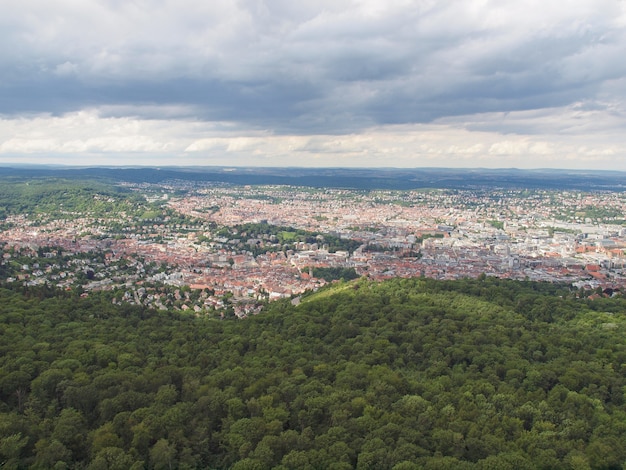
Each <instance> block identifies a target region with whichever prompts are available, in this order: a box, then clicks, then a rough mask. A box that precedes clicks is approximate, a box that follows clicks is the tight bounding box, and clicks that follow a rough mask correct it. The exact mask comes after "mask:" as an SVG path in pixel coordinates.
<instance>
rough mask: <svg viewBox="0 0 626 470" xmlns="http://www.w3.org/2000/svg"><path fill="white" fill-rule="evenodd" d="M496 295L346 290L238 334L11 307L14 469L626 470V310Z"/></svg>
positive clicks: (307, 300) (79, 307)
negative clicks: (552, 469) (625, 387)
mask: <svg viewBox="0 0 626 470" xmlns="http://www.w3.org/2000/svg"><path fill="white" fill-rule="evenodd" d="M576 294H577V293H576V292H571V291H569V290H568V289H566V288H564V287H560V286H558V285H553V284H537V283H530V282H513V281H502V280H497V279H491V278H482V279H478V280H462V281H455V282H442V281H433V280H428V279H412V280H392V281H388V282H384V283H380V284H376V283H370V282H367V281H364V280H358V281H353V282H351V283H344V284H341V283H340V284H337V285H334V286H333V287H331V288H328V289H325V290H322V291H320V292H318V293H316V294H312V295H309V296H308V297H304V298H303V299H302V302H301V303H300V305H299V306H297V307H294V306H292V305H291V304H290V303H289V302H287V301H286V302H278V303H274V304H270V306H269V307H268V309H267V310H266V311H265V312H264V313H262V314H261V315H258V316H256V317H254V318H250V319H247V320H244V321H236V320H228V321H220V320H215V319H207V318H196V317H193V316H182V315H181V314H180V313H170V312H158V313H157V312H155V311H150V310H144V309H140V308H138V307H132V306H129V305H126V306H115V305H112V304H111V303H110V301H108V300H106V298H105V295H104V294H93V295H91V296H90V297H88V298H86V299H80V298H77V297H73V295H72V294H69V293H67V294H66V293H60V292H56V291H50V290H46V289H44V288H37V289H34V288H33V289H29V290H25V291H20V292H18V291H11V290H7V289H4V290H2V291H1V292H0V318H1V321H0V366H1V369H0V398H1V399H2V401H1V402H0V413H1V417H0V463H1V464H3V465H4V466H3V468H27V467H32V468H89V469H101V468H102V469H116V468H119V469H128V468H135V469H140V468H156V469H160V468H234V469H243V468H246V469H251V468H252V469H254V468H259V469H264V468H281V469H306V468H320V469H322V468H324V469H327V468H335V469H340V468H345V469H349V468H359V469H384V468H394V469H412V468H415V469H417V468H427V469H435V468H460V469H464V468H467V469H474V468H476V469H486V468H497V469H507V468H511V469H520V468H529V469H530V468H571V469H582V468H607V469H608V468H621V466H622V464H624V462H626V405H625V403H624V386H625V385H626V335H625V334H624V333H625V331H626V317H625V315H624V312H626V308H625V307H626V303H625V301H624V300H623V299H621V298H613V299H598V300H595V301H590V300H586V299H579V298H576Z"/></svg>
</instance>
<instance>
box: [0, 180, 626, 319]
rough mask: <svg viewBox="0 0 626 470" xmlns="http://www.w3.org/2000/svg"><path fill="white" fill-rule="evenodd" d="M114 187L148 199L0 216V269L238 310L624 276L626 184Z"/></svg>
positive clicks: (22, 276)
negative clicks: (463, 285)
mask: <svg viewBox="0 0 626 470" xmlns="http://www.w3.org/2000/svg"><path fill="white" fill-rule="evenodd" d="M122 186H123V187H124V188H125V189H126V190H130V191H131V192H132V193H133V194H134V195H135V196H136V197H138V198H139V199H137V200H141V199H142V198H143V199H145V200H146V201H148V203H149V204H152V207H158V208H160V209H159V210H152V211H145V210H143V209H142V211H143V212H141V211H140V212H138V213H137V214H140V215H137V214H131V213H130V210H128V211H118V212H111V213H110V214H109V215H108V216H107V215H106V214H105V215H103V213H102V211H100V212H98V213H90V212H89V211H86V212H85V213H76V212H75V211H74V212H66V213H64V212H63V211H61V212H60V213H59V214H56V215H48V216H47V217H43V216H38V217H32V216H28V215H27V214H13V215H9V216H7V218H6V220H5V223H4V224H3V230H2V232H1V234H0V240H1V241H2V243H3V247H4V255H3V261H2V267H3V273H4V276H3V278H4V280H6V281H7V282H15V283H21V284H24V285H43V284H48V285H50V286H55V287H59V288H62V289H68V290H69V289H74V288H77V287H78V288H80V290H81V292H83V294H82V295H84V296H87V295H89V292H90V291H110V292H111V293H112V302H114V303H121V302H128V303H131V304H142V305H146V306H149V307H153V308H156V309H167V308H168V307H174V308H176V309H181V310H192V311H194V312H196V313H197V314H201V313H203V312H204V313H206V312H220V314H221V315H224V311H225V310H229V312H230V313H231V314H232V315H235V316H237V317H240V318H242V317H245V316H247V315H249V314H254V313H258V312H260V311H261V309H262V304H263V302H265V301H267V300H275V299H280V298H292V299H293V300H292V302H298V296H299V295H300V294H302V293H304V292H306V291H315V290H317V289H318V288H320V287H322V286H323V285H325V284H327V283H328V282H332V281H333V280H334V279H339V278H341V277H344V278H346V279H350V278H355V277H360V276H365V277H368V278H370V279H373V280H383V279H389V278H394V277H407V278H408V277H421V276H425V277H429V278H435V279H457V278H463V277H470V278H476V277H479V276H482V275H487V276H497V277H501V278H511V279H518V280H525V279H526V280H533V281H549V282H562V283H566V284H569V285H571V286H573V287H574V288H577V289H580V290H581V292H585V293H586V294H585V295H595V296H600V295H604V296H610V295H615V294H616V293H618V292H620V291H623V289H624V287H625V286H626V272H625V271H624V264H625V254H624V253H625V250H626V228H625V227H624V223H625V222H626V220H625V218H626V216H625V215H624V214H625V213H626V196H625V195H624V194H623V193H620V192H615V191H613V192H609V191H605V192H583V191H571V190H569V191H557V190H514V189H495V190H485V189H476V190H446V189H431V190H412V191H392V190H384V191H380V190H379V191H365V190H349V189H313V188H305V187H293V186H269V185H266V186H250V185H245V186H235V185H225V184H210V183H198V182H184V181H170V182H164V183H158V184H148V183H141V184H138V183H123V184H122ZM93 199H94V201H99V202H102V201H103V200H104V202H105V203H109V204H114V203H116V201H115V198H111V197H109V196H104V195H98V194H95V195H93ZM118 202H119V201H118ZM333 273H334V274H333Z"/></svg>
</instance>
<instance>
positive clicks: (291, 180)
mask: <svg viewBox="0 0 626 470" xmlns="http://www.w3.org/2000/svg"><path fill="white" fill-rule="evenodd" d="M3 176H4V177H12V178H41V177H57V178H59V177H60V178H82V179H85V178H88V179H94V178H95V179H105V180H108V181H130V182H138V183H139V182H146V183H160V182H164V181H171V180H182V181H197V182H204V183H227V184H235V185H264V184H277V185H293V186H310V187H329V188H351V189H363V190H371V189H399V190H407V189H418V188H449V189H479V188H483V189H484V188H511V189H513V188H525V189H577V190H585V191H591V190H612V191H623V190H625V189H626V172H618V171H614V172H609V171H587V170H586V171H582V170H579V171H576V170H547V169H546V170H517V169H446V168H416V169H393V168H363V169H348V168H252V167H251V168H243V167H228V168H226V167H175V166H172V167H159V168H152V167H141V168H137V167H128V168H125V167H106V168H105V167H94V168H78V167H52V166H50V167H45V166H43V167H42V166H32V167H8V166H4V167H0V177H3Z"/></svg>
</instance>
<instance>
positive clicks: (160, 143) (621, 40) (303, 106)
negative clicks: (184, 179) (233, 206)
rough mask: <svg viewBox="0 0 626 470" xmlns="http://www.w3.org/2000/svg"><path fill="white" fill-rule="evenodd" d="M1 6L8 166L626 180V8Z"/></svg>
mask: <svg viewBox="0 0 626 470" xmlns="http://www.w3.org/2000/svg"><path fill="white" fill-rule="evenodd" d="M0 4H1V5H2V14H1V15H0V163H10V162H18V163H55V164H56V163H61V164H68V165H76V164H78V165H87V164H89V165H93V164H107V165H131V164H132V165H233V166H234V165H254V166H326V167H358V166H368V167H376V166H384V167H505V168H509V167H517V168H596V169H607V170H610V169H619V170H626V59H625V57H626V1H625V0H568V1H565V2H550V1H545V0H542V1H538V0H537V1H535V0H439V1H438V0H384V1H382V0H351V1H347V0H316V1H310V2H297V1H293V0H239V1H237V0H232V1H226V0H223V1H222V0H211V1H200V0H80V1H76V0H55V1H54V2H50V1H45V0H20V1H19V2H17V1H10V0H0Z"/></svg>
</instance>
